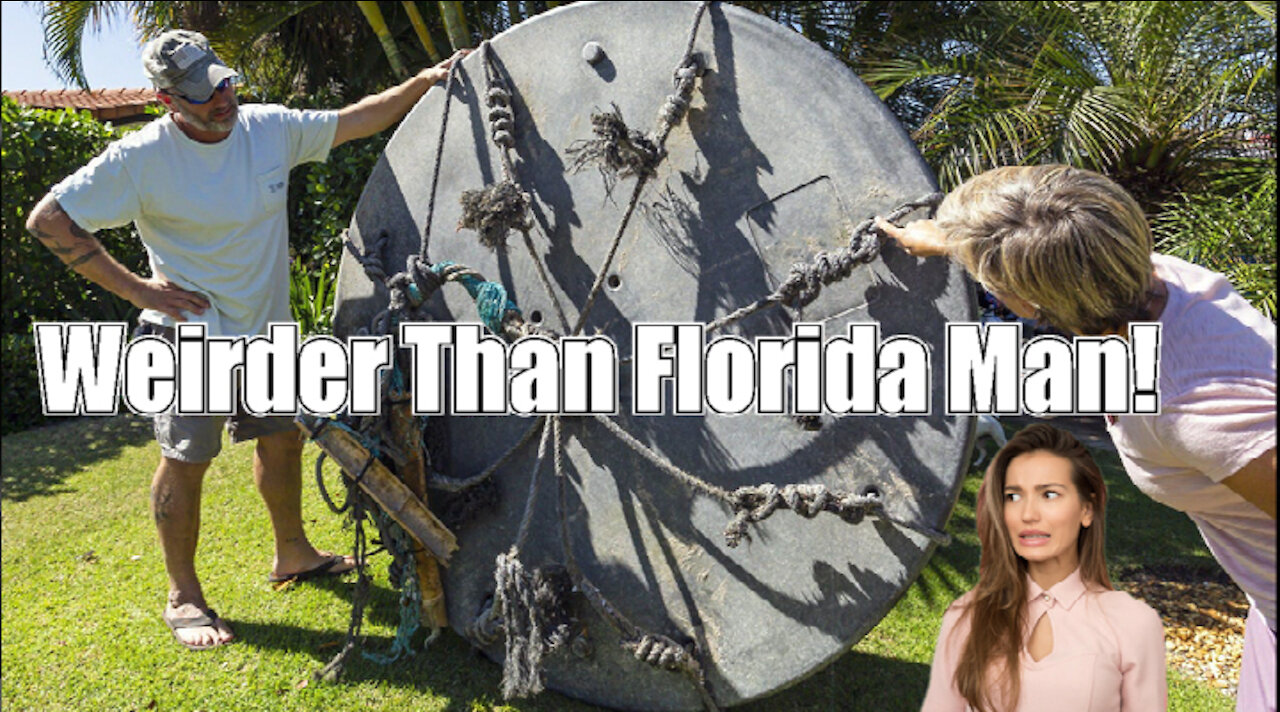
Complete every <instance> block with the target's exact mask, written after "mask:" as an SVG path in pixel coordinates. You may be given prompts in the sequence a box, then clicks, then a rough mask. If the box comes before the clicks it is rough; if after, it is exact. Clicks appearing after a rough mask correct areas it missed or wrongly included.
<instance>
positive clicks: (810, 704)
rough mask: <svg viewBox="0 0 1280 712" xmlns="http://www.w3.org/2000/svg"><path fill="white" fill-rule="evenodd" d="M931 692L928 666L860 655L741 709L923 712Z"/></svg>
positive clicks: (854, 654) (746, 711) (765, 711)
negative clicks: (922, 701) (921, 705)
mask: <svg viewBox="0 0 1280 712" xmlns="http://www.w3.org/2000/svg"><path fill="white" fill-rule="evenodd" d="M928 687H929V666H928V665H925V664H924V663H913V662H907V661H904V660H895V659H893V658H886V657H883V656H880V655H869V654H867V653H862V652H858V651H854V652H851V653H849V654H848V655H844V656H842V657H841V658H840V659H839V660H836V661H835V662H834V663H832V664H831V665H830V666H829V667H827V668H826V669H825V670H823V671H821V672H819V673H818V674H816V675H814V676H813V677H810V678H808V679H807V680H804V681H803V682H801V683H799V684H797V685H796V686H794V687H791V688H789V689H786V690H783V691H782V692H779V693H778V694H776V695H770V696H769V697H766V698H764V699H762V700H757V701H755V702H751V703H748V704H746V705H743V706H742V707H736V708H735V709H739V710H742V712H799V711H800V710H878V711H879V712H917V710H919V709H920V700H923V699H924V693H925V690H927V689H928Z"/></svg>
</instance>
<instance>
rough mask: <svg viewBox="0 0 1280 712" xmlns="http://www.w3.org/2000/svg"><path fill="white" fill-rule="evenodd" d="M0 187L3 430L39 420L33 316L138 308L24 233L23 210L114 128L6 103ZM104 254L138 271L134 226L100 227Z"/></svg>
mask: <svg viewBox="0 0 1280 712" xmlns="http://www.w3.org/2000/svg"><path fill="white" fill-rule="evenodd" d="M0 111H2V112H3V132H4V140H3V144H0V153H2V159H0V160H2V163H3V169H2V170H3V178H2V179H0V180H2V181H3V186H4V189H3V191H0V194H2V195H3V197H2V198H0V206H2V211H0V222H2V223H3V224H2V225H0V229H2V233H0V265H2V266H0V270H2V272H0V275H2V276H0V292H2V295H0V305H2V308H0V327H2V328H0V330H2V332H3V334H4V393H3V398H4V400H3V402H4V410H5V417H4V424H3V430H4V432H6V433H7V432H12V431H14V430H20V429H22V428H27V427H30V426H32V425H35V424H38V423H40V422H42V421H43V416H42V415H41V413H40V393H39V390H38V388H37V381H36V372H35V351H34V349H33V342H32V340H31V323H32V322H33V321H129V320H131V319H132V318H133V317H134V316H135V315H136V314H137V311H138V310H137V309H136V308H135V307H134V306H133V305H131V304H129V303H128V302H126V301H124V300H123V299H120V298H119V297H116V296H115V295H113V294H111V293H110V292H108V291H106V290H104V289H102V288H100V287H98V286H97V285H94V284H91V283H89V282H88V281H86V280H85V279H84V278H82V277H80V276H79V275H77V274H75V273H73V272H70V271H69V270H67V268H66V267H64V266H63V264H62V262H61V261H60V260H59V259H58V258H57V257H56V256H55V255H54V254H53V253H52V252H50V251H49V249H48V248H47V247H45V246H44V245H43V244H41V243H40V241H38V240H36V239H35V238H34V237H32V236H31V235H29V234H28V233H27V229H26V221H27V216H28V215H29V214H30V211H31V209H32V208H33V207H35V204H36V203H37V202H39V200H40V199H41V198H43V197H44V195H45V193H46V192H48V190H49V188H51V187H53V185H54V184H56V183H57V182H58V181H60V180H62V179H63V178H65V177H66V176H68V175H70V174H71V173H74V172H75V171H76V169H78V168H80V166H82V165H84V164H85V163H87V162H89V160H90V159H92V158H93V157H94V156H96V155H97V154H98V153H100V152H101V151H102V150H103V149H104V148H106V146H107V144H108V143H110V142H111V141H112V140H114V139H115V138H117V137H118V135H119V132H118V131H116V130H114V129H112V128H111V126H110V125H104V124H100V123H98V122H97V121H96V120H94V119H93V117H92V116H90V115H89V113H88V112H75V111H70V110H61V111H50V110H45V109H32V108H27V107H23V106H19V105H18V104H17V103H15V102H14V101H13V100H12V99H10V98H8V97H5V98H4V99H3V106H2V108H0ZM97 237H98V239H99V240H100V241H101V242H102V244H103V247H105V248H106V250H107V252H108V253H110V254H111V255H113V256H114V257H115V258H116V259H117V260H119V261H120V262H121V263H122V264H124V265H125V266H126V267H129V268H130V269H132V270H134V271H138V272H142V271H144V269H145V265H146V253H145V251H144V249H143V247H142V243H141V241H140V240H138V238H137V235H136V233H135V232H134V231H133V230H132V229H131V228H118V229H114V230H103V231H101V232H99V233H97Z"/></svg>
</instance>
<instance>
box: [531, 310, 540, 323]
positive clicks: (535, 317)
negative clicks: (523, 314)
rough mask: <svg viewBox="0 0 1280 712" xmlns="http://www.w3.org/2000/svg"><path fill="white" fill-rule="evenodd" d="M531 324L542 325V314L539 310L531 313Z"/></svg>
mask: <svg viewBox="0 0 1280 712" xmlns="http://www.w3.org/2000/svg"><path fill="white" fill-rule="evenodd" d="M529 323H530V324H541V323H542V312H540V311H538V310H537V309H534V310H533V311H531V312H529Z"/></svg>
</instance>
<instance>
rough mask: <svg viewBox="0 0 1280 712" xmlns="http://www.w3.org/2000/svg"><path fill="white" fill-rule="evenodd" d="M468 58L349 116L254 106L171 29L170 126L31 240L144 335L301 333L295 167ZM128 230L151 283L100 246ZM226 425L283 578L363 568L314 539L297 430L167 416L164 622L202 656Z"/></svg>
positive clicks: (161, 470) (53, 199)
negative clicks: (208, 553)
mask: <svg viewBox="0 0 1280 712" xmlns="http://www.w3.org/2000/svg"><path fill="white" fill-rule="evenodd" d="M464 54H465V50H464V51H460V52H458V53H456V54H454V55H453V56H452V57H450V58H449V59H448V60H446V61H444V62H441V63H440V64H437V65H436V66H434V67H431V68H429V69H425V70H423V71H422V72H420V73H419V74H418V75H417V76H415V77H413V78H411V79H409V80H407V81H405V82H404V83H402V84H400V85H398V86H395V87H392V88H391V89H388V90H386V91H384V92H382V93H380V94H376V95H372V96H368V97H365V98H364V99H362V100H360V101H359V102H357V103H355V104H352V105H351V106H347V107H345V108H343V109H341V110H339V111H296V110H291V109H286V108H284V107H281V106H273V105H248V106H243V107H241V106H239V105H238V103H237V100H236V95H235V91H234V85H235V82H236V79H237V78H238V74H237V73H236V72H235V71H234V70H232V69H230V68H228V67H227V66H226V65H224V64H223V63H222V61H221V60H219V59H218V57H217V55H216V54H215V53H214V52H213V50H212V49H210V47H209V43H208V41H207V40H206V39H205V37H204V36H203V35H201V34H199V33H197V32H190V31H186V30H174V31H170V32H166V33H164V34H162V35H160V36H159V37H157V38H156V39H154V40H152V41H151V42H150V43H148V44H147V46H146V47H145V48H144V49H143V57H142V61H143V66H144V69H145V71H146V72H147V76H148V77H149V78H150V79H151V81H152V82H153V83H154V84H155V87H156V96H157V98H158V99H159V100H160V101H161V102H162V103H163V104H164V105H165V107H167V108H168V109H169V113H168V114H167V115H166V116H164V117H163V118H161V119H158V120H156V121H153V122H152V123H151V124H149V125H148V126H146V127H144V128H142V129H140V130H138V131H136V132H134V133H133V134H130V135H129V136H127V137H125V138H123V139H121V140H119V141H116V142H115V143H113V144H111V145H110V146H109V147H108V148H107V149H106V150H105V151H104V152H103V153H102V154H101V155H99V156H98V157H96V158H94V159H93V160H92V161H90V162H89V163H88V164H87V165H86V166H84V167H83V168H81V169H80V170H79V171H77V172H76V173H74V174H73V175H71V176H69V177H68V178H66V179H65V180H63V181H62V182H60V183H59V184H57V185H56V186H54V187H53V188H52V189H51V190H50V191H49V194H48V195H46V196H45V197H44V198H43V199H42V200H41V201H40V202H39V203H38V204H37V205H36V206H35V208H34V209H33V210H32V212H31V216H30V218H29V219H28V220H27V230H28V231H30V232H31V234H32V235H34V236H35V237H36V238H37V239H39V240H40V241H41V242H43V243H44V244H45V245H46V246H48V247H49V249H50V250H52V251H53V252H54V254H56V255H57V256H58V257H59V259H61V260H62V261H63V262H64V263H65V264H66V265H67V266H68V267H69V268H70V269H72V270H74V271H76V272H78V273H79V274H81V275H83V276H84V277H87V278H88V279H90V280H92V281H93V282H96V283H97V284H99V285H101V286H102V287H104V288H106V289H108V290H110V291H111V292H113V293H115V294H117V295H119V296H120V297H122V298H124V299H127V300H129V301H130V302H131V303H133V304H134V305H135V306H137V307H139V308H141V309H143V312H142V316H141V318H140V321H141V324H140V328H139V332H140V333H150V334H158V335H161V336H163V337H165V338H168V339H170V340H172V338H173V327H174V324H176V323H177V322H184V321H188V322H200V323H203V324H205V326H206V329H207V335H208V336H254V335H257V334H262V333H265V331H266V326H267V324H268V323H270V322H284V321H290V320H291V314H290V309H289V269H288V244H289V241H288V217H287V212H286V210H285V203H286V197H287V194H288V190H287V180H288V176H289V170H290V169H291V168H293V167H294V166H295V165H298V164H300V163H305V162H308V161H322V160H325V159H326V158H327V157H328V154H329V151H330V149H332V148H334V147H336V146H338V145H340V144H342V143H345V142H347V141H350V140H352V139H357V138H364V137H367V136H371V135H373V134H375V133H378V132H379V131H382V130H383V129H385V128H387V127H389V126H391V125H392V124H393V123H395V122H397V121H399V120H400V118H401V117H403V116H404V115H405V114H406V113H407V112H408V111H409V109H410V108H411V107H412V106H413V105H414V104H415V103H416V102H417V101H418V99H419V98H421V97H422V95H423V94H424V93H426V91H427V90H428V89H429V88H431V87H432V86H433V85H435V84H436V83H438V82H440V81H441V80H442V79H444V78H445V77H446V76H447V73H448V70H449V67H450V65H451V64H452V63H453V62H454V61H457V60H459V59H460V58H461V57H462V56H463V55H464ZM129 222H133V223H134V224H135V225H136V227H137V229H138V233H139V235H140V236H141V237H142V240H143V243H144V244H145V245H146V247H147V253H148V255H149V257H150V261H151V277H149V278H144V277H141V276H139V275H136V274H133V273H132V272H130V271H129V270H128V269H126V268H125V267H124V266H122V265H121V264H120V263H119V262H117V261H116V260H115V259H113V258H112V257H111V255H109V254H107V253H106V252H105V251H104V250H103V248H102V245H101V243H100V242H99V241H98V240H97V239H96V238H95V237H94V235H93V233H94V232H96V231H97V230H101V229H104V228H109V227H117V226H120V225H125V224H128V223H129ZM224 420H225V421H226V425H227V428H228V430H229V431H230V432H231V437H232V440H233V441H234V442H240V441H244V440H250V439H256V440H257V445H256V450H255V453H254V465H253V471H254V480H255V483H256V484H257V487H258V491H259V493H260V494H261V495H262V498H263V500H264V501H265V502H266V505H267V511H268V513H269V515H270V519H271V525H272V528H273V530H274V534H275V560H274V562H273V564H272V570H271V575H270V579H271V580H287V579H290V578H299V579H300V578H310V577H314V576H319V575H336V574H341V573H345V572H346V571H349V570H351V568H352V567H353V566H354V565H355V562H354V560H353V559H352V558H351V557H344V556H333V555H331V554H328V553H325V552H322V551H318V550H317V549H316V548H315V547H313V546H312V545H311V543H310V542H309V541H308V540H307V537H306V534H305V533H304V532H303V528H302V516H301V509H302V504H301V452H302V440H301V438H300V435H299V431H298V429H297V428H296V427H295V426H294V424H293V422H292V418H290V417H255V416H252V415H250V414H247V413H243V412H240V413H237V414H236V415H233V416H230V418H225V417H222V416H183V415H177V414H175V413H165V414H161V415H158V416H157V417H156V419H155V431H156V439H157V441H158V442H159V444H160V452H161V457H160V464H159V466H158V467H157V469H156V472H155V477H154V479H153V481H152V486H151V509H152V513H153V515H154V517H155V522H156V529H157V531H158V533H159V538H160V544H161V548H162V549H163V551H164V558H165V568H166V570H167V571H168V575H169V600H168V605H167V606H166V608H165V610H164V613H163V619H164V621H165V623H166V624H167V625H168V626H169V628H170V629H171V630H172V631H173V635H174V637H175V638H177V639H178V641H179V642H180V643H182V644H183V645H185V646H186V647H188V648H191V649H193V650H202V649H206V648H212V647H216V646H219V645H223V644H226V643H228V642H230V641H231V640H232V638H233V635H232V632H231V629H230V627H228V625H227V624H226V622H225V621H223V620H221V619H220V618H218V615H217V614H216V613H215V612H214V611H213V609H212V608H210V607H209V605H208V604H207V603H206V601H205V597H204V592H203V591H202V589H201V586H200V581H199V579H198V578H197V576H196V571H195V552H196V543H197V540H198V536H199V529H200V492H201V484H202V482H203V479H204V473H205V471H206V470H207V469H208V467H209V462H210V461H211V460H212V459H213V457H214V456H215V455H217V453H218V451H219V449H220V447H221V431H222V427H223V422H224Z"/></svg>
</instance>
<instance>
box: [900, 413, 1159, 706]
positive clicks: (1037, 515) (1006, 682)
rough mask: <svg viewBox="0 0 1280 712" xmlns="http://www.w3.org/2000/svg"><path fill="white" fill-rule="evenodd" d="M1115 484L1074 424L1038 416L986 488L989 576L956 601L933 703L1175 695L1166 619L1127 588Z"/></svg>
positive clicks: (1150, 700) (1153, 699) (1006, 451)
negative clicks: (1115, 581) (1113, 500)
mask: <svg viewBox="0 0 1280 712" xmlns="http://www.w3.org/2000/svg"><path fill="white" fill-rule="evenodd" d="M1106 505H1107V487H1106V484H1105V483H1104V482H1103V480H1102V474H1101V472H1100V471H1099V469H1098V465H1097V464H1096V463H1095V462H1094V461H1093V458H1092V457H1091V456H1090V455H1089V451H1088V450H1086V449H1085V447H1084V446H1083V445H1081V444H1080V442H1079V441H1078V440H1076V439H1075V437H1073V436H1072V435H1071V434H1070V433H1067V432H1065V431H1062V430H1059V429H1057V428H1054V427H1051V426H1049V425H1045V424H1036V425H1032V426H1030V427H1027V428H1025V429H1023V430H1022V431H1020V432H1019V433H1018V434H1016V435H1014V436H1013V437H1012V438H1011V439H1010V440H1009V443H1008V444H1007V445H1005V447H1003V448H1001V450H1000V452H999V453H997V454H996V457H995V459H994V461H993V462H992V464H991V467H990V468H989V469H988V470H987V474H986V479H985V480H984V481H983V484H982V488H981V490H980V491H979V493H978V507H977V510H978V512H977V520H978V536H979V539H980V540H981V543H982V559H981V564H980V566H979V578H978V584H977V586H975V587H974V588H973V590H971V591H969V592H968V593H966V594H964V595H963V596H961V597H960V598H959V599H958V600H957V601H956V602H955V603H953V604H952V605H951V607H950V608H948V609H947V612H946V614H944V616H943V618H942V630H941V631H939V633H938V645H937V648H936V649H935V650H934V658H933V669H932V672H931V673H930V678H929V691H928V693H927V695H926V697H925V701H924V707H923V712H966V711H968V710H974V711H978V712H1015V711H1021V712H1057V711H1059V710H1060V711H1062V712H1131V711H1132V712H1137V711H1142V712H1148V711H1150V710H1164V709H1166V707H1167V705H1168V691H1167V688H1166V682H1165V648H1164V628H1163V625H1162V624H1161V622H1160V616H1159V614H1157V613H1156V612H1155V611H1154V610H1152V609H1151V608H1150V607H1149V606H1147V605H1146V604H1145V603H1143V602H1141V601H1139V600H1137V599H1135V598H1133V597H1132V596H1130V595H1129V594H1127V593H1124V592H1121V591H1116V590H1114V588H1113V587H1112V586H1111V580H1110V579H1109V577H1108V576H1107V561H1106V554H1105V544H1106V534H1105V530H1104V526H1103V525H1104V523H1105V521H1106Z"/></svg>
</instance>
